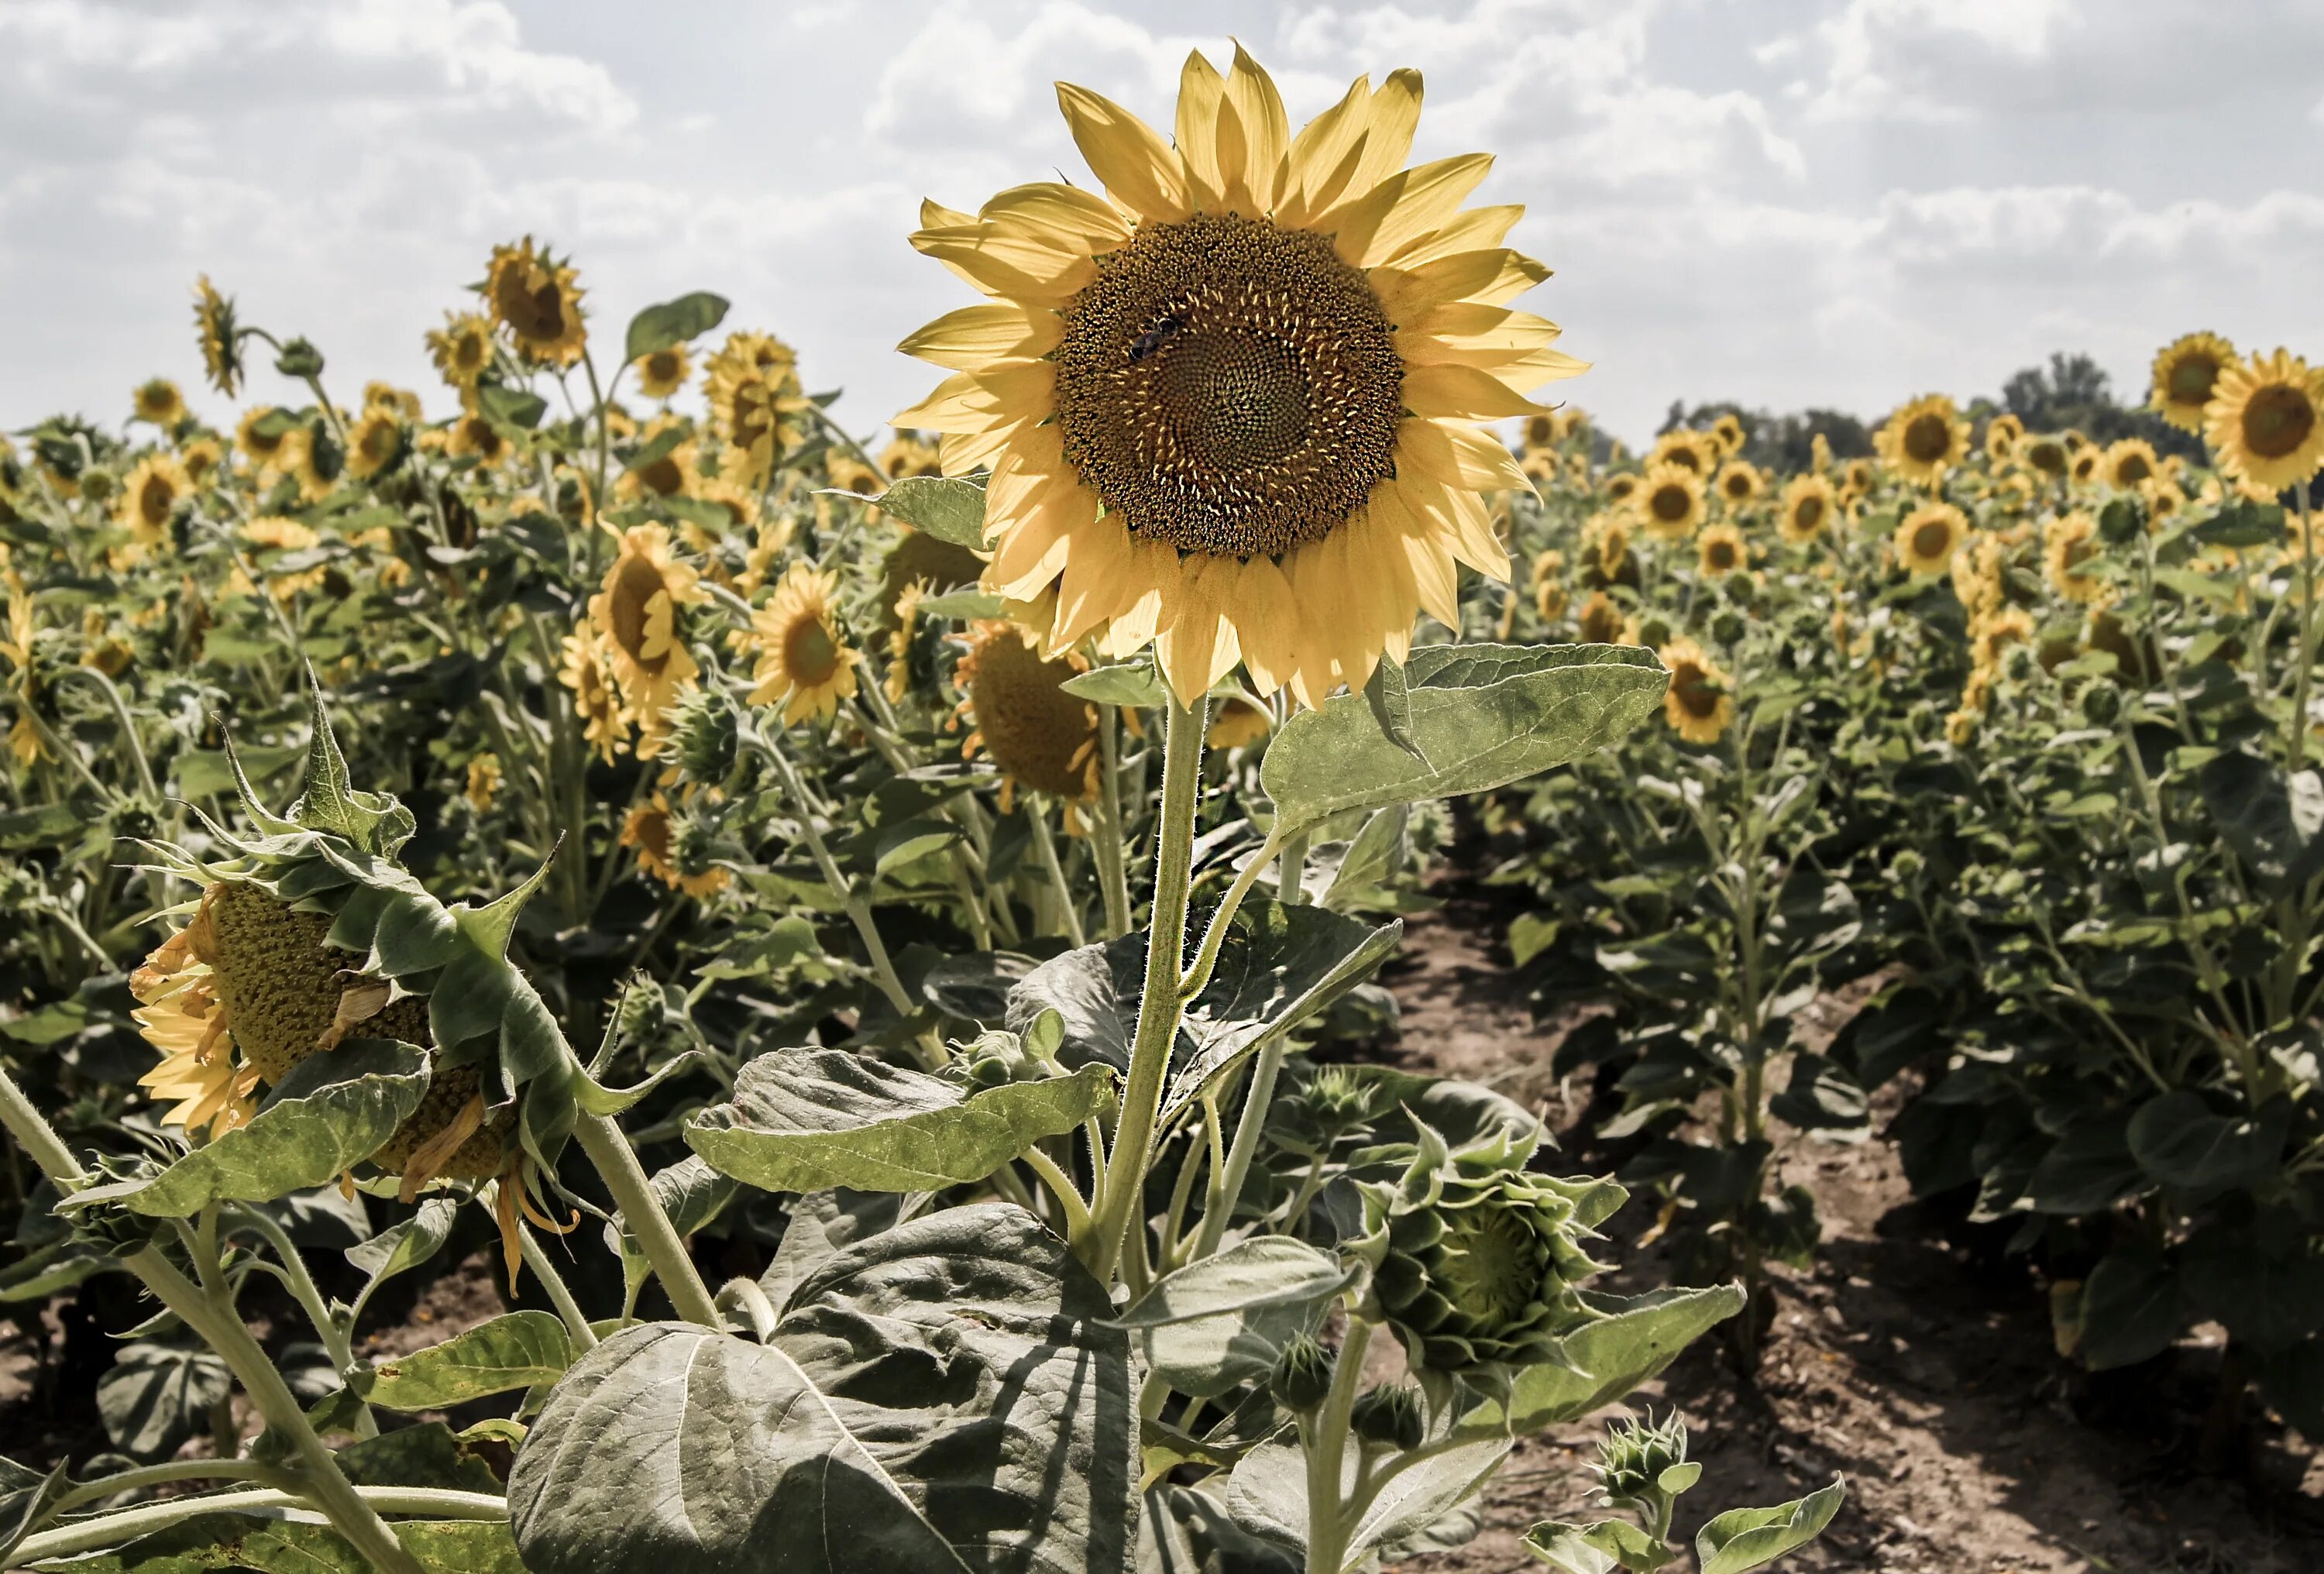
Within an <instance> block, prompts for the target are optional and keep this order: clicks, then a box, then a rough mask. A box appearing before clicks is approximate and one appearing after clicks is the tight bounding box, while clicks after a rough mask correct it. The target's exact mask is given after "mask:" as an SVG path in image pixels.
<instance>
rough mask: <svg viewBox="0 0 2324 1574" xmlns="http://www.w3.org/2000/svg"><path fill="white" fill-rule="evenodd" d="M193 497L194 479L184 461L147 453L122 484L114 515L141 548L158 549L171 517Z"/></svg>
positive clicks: (171, 455)
mask: <svg viewBox="0 0 2324 1574" xmlns="http://www.w3.org/2000/svg"><path fill="white" fill-rule="evenodd" d="M193 494H194V478H193V477H192V476H190V475H189V474H186V465H185V461H184V460H182V459H180V458H179V457H178V456H176V455H174V454H148V455H147V456H145V457H144V458H143V459H141V460H139V461H138V462H137V467H136V468H135V469H134V470H132V471H131V472H130V473H129V479H128V480H127V481H125V482H124V483H122V487H121V501H120V502H119V503H118V504H117V505H116V506H117V507H118V509H119V512H118V514H117V515H116V516H115V517H116V518H117V519H119V520H120V521H121V523H122V525H123V527H124V529H127V530H128V531H129V533H130V534H131V535H132V536H134V537H135V538H136V540H137V543H138V545H140V546H143V547H158V546H160V545H161V543H162V542H163V541H164V540H165V539H167V538H168V532H169V529H170V516H171V514H173V513H175V512H176V511H177V508H178V505H179V504H180V502H184V501H185V500H186V499H188V498H189V497H191V496H192V495H193Z"/></svg>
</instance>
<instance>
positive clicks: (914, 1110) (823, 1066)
mask: <svg viewBox="0 0 2324 1574" xmlns="http://www.w3.org/2000/svg"><path fill="white" fill-rule="evenodd" d="M1113 1080H1114V1079H1113V1073H1112V1072H1111V1070H1109V1069H1108V1068H1106V1067H1103V1066H1084V1068H1083V1069H1082V1070H1080V1071H1079V1072H1074V1074H1073V1075H1071V1076H1066V1077H1058V1078H1054V1079H1051V1080H1049V1081H1047V1082H1011V1083H1008V1084H1006V1085H1004V1086H1001V1087H998V1088H990V1089H987V1090H985V1091H982V1092H980V1093H969V1092H967V1091H965V1090H964V1089H963V1088H962V1087H961V1086H960V1084H959V1083H957V1082H950V1081H947V1080H946V1079H945V1078H943V1077H934V1076H930V1075H928V1074H927V1072H916V1071H909V1070H907V1069H904V1068H902V1067H899V1066H890V1065H885V1064H882V1063H880V1062H878V1061H874V1060H868V1059H866V1058H864V1057H863V1056H862V1055H859V1054H853V1053H852V1052H850V1051H848V1050H844V1049H779V1050H775V1051H772V1052H771V1053H770V1054H762V1055H760V1056H759V1057H757V1058H756V1059H754V1060H752V1061H751V1062H749V1063H746V1064H745V1065H744V1066H743V1067H742V1074H741V1075H740V1076H738V1077H736V1078H735V1079H734V1096H733V1099H732V1100H729V1101H728V1102H726V1103H724V1104H717V1105H714V1106H712V1107H711V1108H709V1109H704V1110H702V1111H700V1112H698V1113H696V1115H694V1116H693V1117H691V1118H688V1119H687V1123H686V1141H687V1146H689V1147H691V1148H693V1149H694V1151H695V1152H696V1153H697V1154H700V1155H702V1156H703V1157H704V1158H705V1159H706V1160H708V1161H709V1163H710V1164H712V1165H714V1166H715V1168H717V1169H718V1170H719V1171H720V1172H721V1173H722V1174H728V1175H732V1176H733V1177H734V1178H735V1179H736V1180H738V1181H742V1182H745V1183H748V1184H750V1185H753V1186H757V1187H760V1188H761V1190H764V1191H769V1192H820V1191H823V1190H825V1189H826V1188H829V1187H833V1186H853V1187H854V1188H856V1189H857V1190H859V1191H865V1192H931V1191H937V1190H941V1189H942V1188H944V1187H945V1186H950V1185H959V1184H962V1183H966V1182H969V1181H981V1180H982V1179H983V1178H984V1177H985V1176H987V1175H989V1174H992V1172H993V1171H995V1170H997V1169H999V1168H1000V1167H1001V1165H1002V1164H1007V1163H1008V1162H1009V1161H1010V1159H1012V1158H1015V1157H1016V1156H1017V1155H1019V1154H1020V1153H1023V1152H1024V1151H1025V1150H1026V1149H1027V1148H1028V1147H1030V1146H1032V1145H1033V1144H1034V1143H1036V1142H1038V1141H1040V1140H1041V1139H1042V1138H1043V1137H1056V1136H1058V1135H1059V1134H1061V1133H1064V1132H1067V1131H1071V1130H1073V1129H1074V1128H1076V1127H1078V1126H1079V1125H1080V1124H1081V1123H1082V1122H1083V1121H1084V1120H1085V1119H1087V1118H1089V1117H1090V1116H1092V1115H1094V1114H1096V1113H1097V1112H1098V1111H1099V1110H1101V1109H1105V1108H1107V1107H1108V1106H1109V1105H1110V1104H1111V1101H1112V1099H1113Z"/></svg>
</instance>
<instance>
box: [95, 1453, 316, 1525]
mask: <svg viewBox="0 0 2324 1574" xmlns="http://www.w3.org/2000/svg"><path fill="white" fill-rule="evenodd" d="M281 1474H282V1471H281V1469H280V1468H277V1467H275V1466H273V1465H268V1464H264V1463H262V1462H261V1461H259V1460H257V1459H171V1460H169V1461H168V1462H166V1463H164V1464H160V1465H141V1466H139V1467H138V1468H135V1469H134V1470H120V1471H116V1472H115V1473H114V1474H113V1475H110V1476H105V1477H99V1478H98V1479H97V1480H95V1481H88V1482H84V1483H82V1484H81V1485H80V1486H78V1487H74V1488H73V1489H72V1490H71V1491H69V1492H68V1493H66V1494H65V1495H64V1496H62V1497H60V1498H58V1499H57V1500H56V1502H55V1503H54V1504H53V1505H51V1506H50V1510H49V1512H50V1513H51V1514H69V1513H70V1512H72V1511H73V1510H74V1509H76V1508H78V1507H79V1506H80V1505H82V1504H84V1503H95V1502H97V1501H98V1500H99V1499H100V1498H106V1497H111V1496H115V1494H117V1493H123V1492H135V1491H140V1490H142V1489H143V1488H144V1487H165V1486H168V1485H171V1483H173V1482H178V1481H269V1480H272V1479H273V1478H274V1477H278V1476H281Z"/></svg>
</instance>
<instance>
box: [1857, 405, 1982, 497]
mask: <svg viewBox="0 0 2324 1574" xmlns="http://www.w3.org/2000/svg"><path fill="white" fill-rule="evenodd" d="M1872 441H1873V446H1876V447H1877V448H1878V449H1879V450H1880V457H1881V458H1882V460H1884V461H1885V462H1886V464H1887V465H1888V468H1889V469H1891V470H1894V471H1895V472H1896V474H1899V475H1902V476H1903V477H1904V479H1905V480H1907V481H1912V482H1918V483H1922V484H1924V485H1925V484H1930V483H1935V482H1938V481H1941V480H1942V479H1943V478H1944V474H1945V472H1946V471H1948V470H1950V469H1951V468H1952V467H1953V466H1954V465H1958V464H1960V462H1961V461H1962V460H1963V459H1966V458H1967V457H1969V423H1968V422H1967V421H1965V420H1963V419H1960V412H1959V411H1958V410H1955V409H1954V408H1953V401H1952V400H1950V399H1947V398H1946V397H1945V396H1944V395H1943V394H1941V393H1932V394H1929V395H1926V396H1925V397H1923V398H1921V399H1916V400H1913V401H1912V402H1911V403H1910V404H1907V405H1904V407H1902V408H1901V409H1899V410H1897V411H1896V412H1895V414H1894V415H1891V416H1890V417H1889V418H1888V419H1887V420H1886V421H1885V422H1883V423H1882V424H1881V427H1880V429H1879V430H1878V431H1877V432H1875V433H1874V434H1873V435H1872Z"/></svg>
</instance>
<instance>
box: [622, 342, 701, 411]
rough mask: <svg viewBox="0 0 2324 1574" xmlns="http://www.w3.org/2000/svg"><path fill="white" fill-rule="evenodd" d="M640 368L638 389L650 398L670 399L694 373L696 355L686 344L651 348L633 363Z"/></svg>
mask: <svg viewBox="0 0 2324 1574" xmlns="http://www.w3.org/2000/svg"><path fill="white" fill-rule="evenodd" d="M631 364H632V365H633V366H635V367H636V368H637V369H638V391H640V392H641V393H643V394H644V395H645V396H646V397H647V398H648V399H668V398H669V397H670V396H671V395H672V394H674V393H676V392H677V391H678V390H679V389H681V388H683V387H685V386H686V380H687V378H688V377H691V376H693V375H694V357H693V356H692V355H691V354H688V353H687V348H686V346H685V345H670V346H669V348H668V349H666V350H649V351H648V352H647V353H646V354H642V355H640V356H639V357H638V358H637V359H636V360H635V361H633V362H632V363H631Z"/></svg>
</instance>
